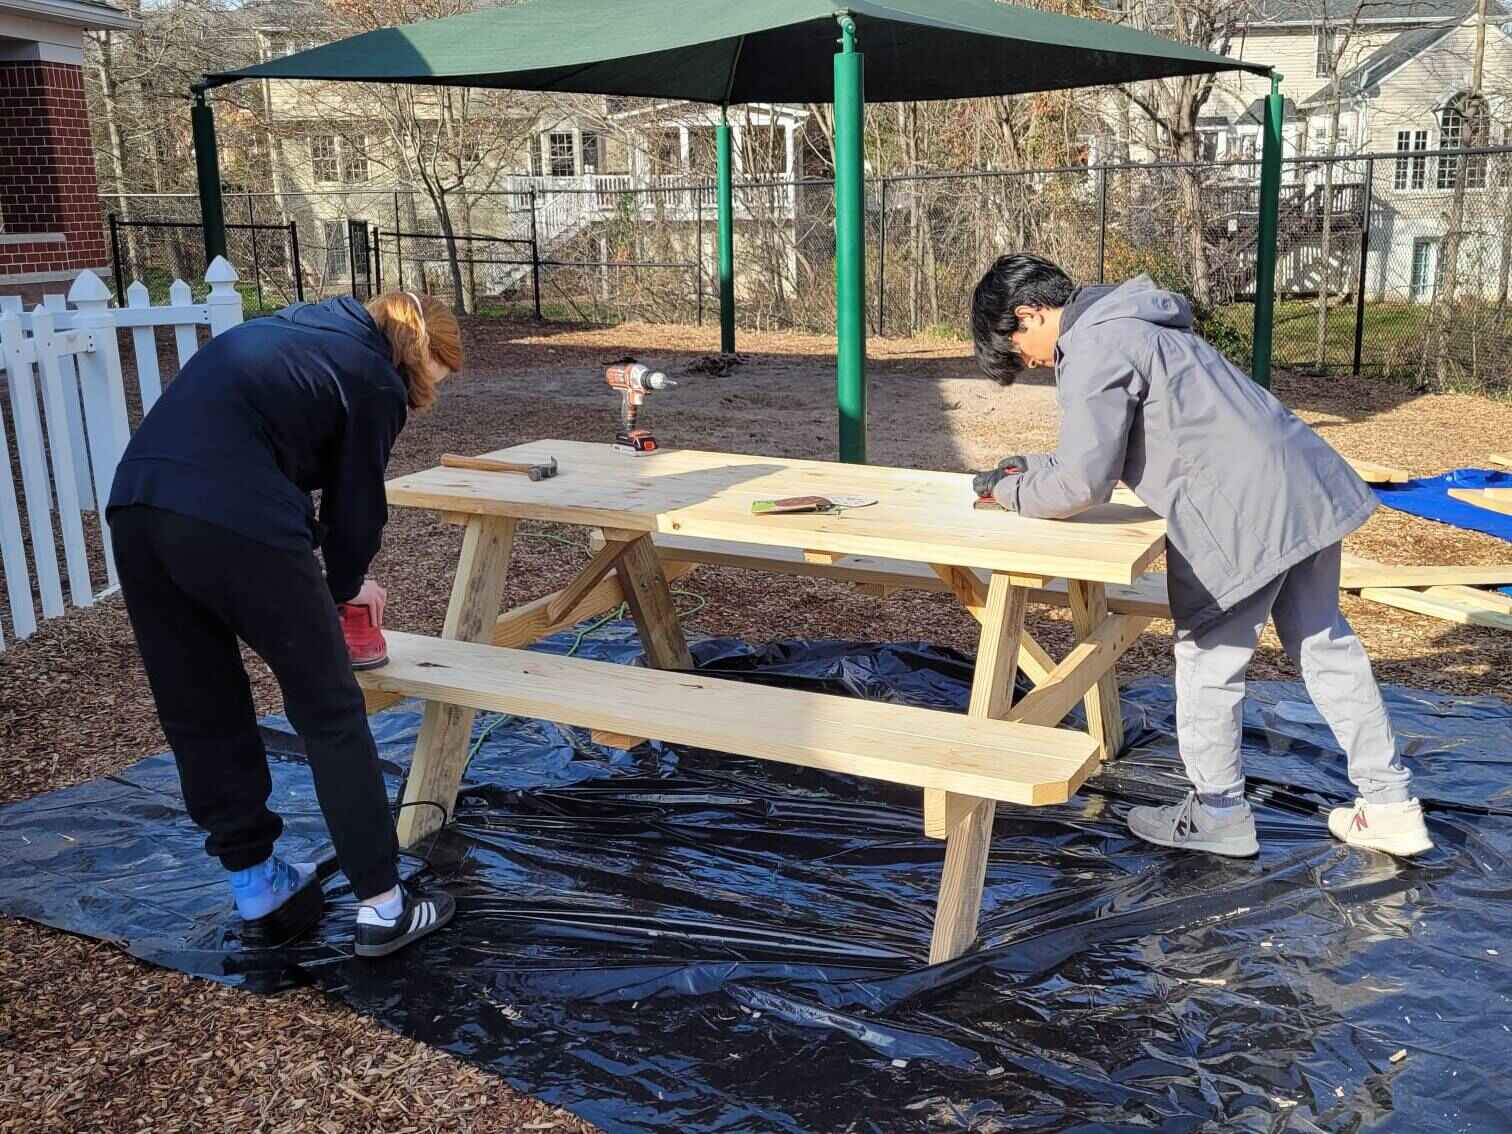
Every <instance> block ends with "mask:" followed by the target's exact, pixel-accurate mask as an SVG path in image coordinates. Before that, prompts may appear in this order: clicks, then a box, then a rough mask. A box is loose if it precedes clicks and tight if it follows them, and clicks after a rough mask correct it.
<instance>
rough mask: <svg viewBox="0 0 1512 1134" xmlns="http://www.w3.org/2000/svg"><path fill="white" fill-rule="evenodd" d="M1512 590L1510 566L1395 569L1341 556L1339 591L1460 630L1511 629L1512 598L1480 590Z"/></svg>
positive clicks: (1511, 568)
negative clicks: (1355, 592)
mask: <svg viewBox="0 0 1512 1134" xmlns="http://www.w3.org/2000/svg"><path fill="white" fill-rule="evenodd" d="M1508 585H1512V566H1505V567H1393V566H1388V565H1387V564H1384V563H1374V562H1372V561H1371V560H1369V559H1362V558H1360V557H1359V556H1357V555H1349V554H1346V555H1345V556H1344V563H1343V569H1342V571H1341V575H1340V579H1339V586H1340V587H1341V588H1342V589H1343V590H1346V591H1358V592H1359V595H1360V597H1361V598H1363V599H1369V600H1370V601H1371V602H1378V603H1381V604H1382V605H1384V606H1391V607H1396V608H1397V609H1398V610H1410V611H1412V612H1413V613H1415V614H1426V615H1428V616H1430V617H1432V618H1441V619H1443V620H1444V621H1445V622H1454V623H1458V624H1460V625H1462V626H1488V627H1492V628H1495V629H1499V630H1512V597H1509V596H1507V595H1504V594H1499V593H1497V592H1496V591H1488V590H1481V589H1479V588H1480V587H1504V586H1508Z"/></svg>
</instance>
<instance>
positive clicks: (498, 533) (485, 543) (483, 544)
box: [398, 516, 515, 847]
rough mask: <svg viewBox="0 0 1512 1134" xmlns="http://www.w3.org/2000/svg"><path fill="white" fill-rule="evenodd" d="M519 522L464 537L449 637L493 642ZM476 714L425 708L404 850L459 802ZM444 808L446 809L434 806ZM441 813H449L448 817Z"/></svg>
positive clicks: (479, 521)
mask: <svg viewBox="0 0 1512 1134" xmlns="http://www.w3.org/2000/svg"><path fill="white" fill-rule="evenodd" d="M514 531H515V522H514V520H512V519H510V518H509V517H505V516H473V517H471V518H470V519H469V520H468V522H467V530H466V531H465V532H464V533H463V536H462V555H461V558H460V559H458V561H457V574H456V577H455V578H454V579H453V580H452V593H451V603H450V604H449V605H448V606H447V608H446V625H445V627H444V628H443V629H442V631H441V636H442V637H443V638H451V639H454V640H456V641H461V642H492V641H493V635H494V623H495V621H496V620H497V619H498V617H499V608H500V607H501V606H502V605H503V601H504V576H505V574H506V573H507V572H508V571H509V555H510V551H511V549H512V548H513V546H514ZM475 715H476V714H475V713H474V711H473V710H472V709H462V708H458V707H456V706H454V705H443V704H440V703H438V702H435V701H431V702H429V703H427V704H426V706H425V716H424V718H423V719H422V721H421V723H420V736H419V739H418V740H417V741H416V742H415V758H414V760H413V762H412V763H411V764H410V772H409V778H408V780H407V781H406V786H405V791H404V799H403V801H402V802H403V804H404V806H403V807H402V808H401V810H400V812H399V823H398V836H399V845H400V846H402V847H410V846H414V845H415V843H417V842H419V841H420V840H421V839H423V838H424V837H425V836H426V835H428V834H430V833H431V832H432V831H434V830H436V829H437V828H438V827H440V826H441V825H442V822H443V820H444V819H445V818H447V817H449V816H450V815H451V811H452V807H453V806H454V805H455V804H456V802H457V787H458V785H459V784H460V783H461V782H462V773H463V772H465V771H466V770H467V757H468V749H469V746H470V744H471V741H472V725H473V717H474V716H475ZM436 804H439V805H440V806H439V807H437V806H434V805H436ZM440 808H445V809H446V810H445V812H442V811H441V809H440Z"/></svg>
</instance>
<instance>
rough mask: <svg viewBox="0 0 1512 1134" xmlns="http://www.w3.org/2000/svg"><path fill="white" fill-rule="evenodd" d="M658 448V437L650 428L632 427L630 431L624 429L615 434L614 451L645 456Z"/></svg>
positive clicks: (633, 455)
mask: <svg viewBox="0 0 1512 1134" xmlns="http://www.w3.org/2000/svg"><path fill="white" fill-rule="evenodd" d="M658 448H659V446H658V445H657V444H656V438H655V437H653V436H652V435H651V431H650V430H649V429H632V430H630V431H629V432H628V433H627V432H625V431H624V430H623V429H622V430H620V431H619V432H618V433H616V434H615V435H614V451H615V452H616V453H629V454H630V455H631V456H632V457H644V456H647V455H649V454H651V453H654V452H656V450H657V449H658Z"/></svg>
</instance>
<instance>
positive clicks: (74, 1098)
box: [0, 321, 1512, 1134]
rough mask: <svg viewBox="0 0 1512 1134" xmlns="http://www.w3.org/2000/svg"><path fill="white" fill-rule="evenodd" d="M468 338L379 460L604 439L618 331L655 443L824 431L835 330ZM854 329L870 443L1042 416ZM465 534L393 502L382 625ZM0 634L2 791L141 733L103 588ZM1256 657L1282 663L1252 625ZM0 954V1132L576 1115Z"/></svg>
mask: <svg viewBox="0 0 1512 1134" xmlns="http://www.w3.org/2000/svg"><path fill="white" fill-rule="evenodd" d="M468 338H469V350H470V354H471V358H470V364H469V367H468V371H469V372H468V374H467V375H466V376H465V377H463V378H461V379H458V380H457V381H456V382H455V384H454V385H452V386H451V387H450V388H449V389H447V390H446V391H445V393H444V395H443V397H442V400H441V403H440V405H439V407H438V409H437V410H436V412H434V413H432V414H430V415H427V416H425V417H418V418H416V419H414V420H413V421H412V423H411V425H410V427H409V428H408V429H406V431H405V433H404V435H403V436H402V437H401V439H400V444H399V447H398V449H397V451H396V453H395V456H394V460H393V462H392V464H391V471H392V472H394V473H396V474H397V473H402V472H408V471H412V470H415V469H419V468H423V467H426V466H429V465H432V464H434V463H436V461H437V459H438V458H439V456H440V454H441V453H442V452H443V451H454V452H463V453H481V452H487V451H489V450H493V449H498V448H502V447H505V446H507V445H510V444H513V443H515V442H518V441H524V440H533V439H537V438H544V437H556V438H564V439H580V440H608V439H609V437H610V436H611V434H612V430H613V426H614V422H615V419H616V417H617V413H618V401H617V399H616V397H615V396H614V395H613V394H611V393H610V391H609V390H608V389H607V388H606V387H605V386H604V383H603V377H602V365H603V362H604V360H605V359H608V358H617V357H623V356H627V355H633V356H635V357H637V358H639V359H641V360H642V361H645V362H647V363H650V364H653V365H657V366H660V367H662V368H663V369H665V370H667V371H668V372H669V373H672V374H675V375H676V376H677V377H678V380H679V382H680V383H681V385H680V386H679V388H678V389H677V390H675V391H667V392H665V393H663V394H659V395H656V396H654V397H653V398H652V399H651V400H650V402H649V404H648V407H647V411H646V416H647V417H648V419H649V421H650V423H651V425H652V426H653V427H654V428H655V429H656V431H657V433H658V435H659V436H660V437H661V439H662V441H663V443H665V444H675V445H680V446H699V447H703V448H717V449H725V450H729V451H737V452H761V453H777V454H784V455H791V456H808V457H828V456H831V455H832V454H833V451H834V441H833V437H834V432H835V424H834V408H833V406H834V369H833V340H832V339H828V338H820V337H815V336H808V335H796V334H775V333H769V334H742V335H741V337H740V348H741V351H742V357H741V358H740V359H739V360H738V361H737V360H729V361H728V362H725V361H724V360H720V358H719V355H718V353H717V348H718V341H717V340H718V331H717V328H712V327H704V328H687V327H660V326H645V325H640V326H622V327H618V328H611V329H603V328H589V329H585V328H577V327H566V326H561V325H545V326H533V325H519V324H508V323H501V322H482V321H475V322H472V323H471V324H470V326H469V327H468ZM871 349H872V357H873V360H874V361H873V365H872V371H871V373H872V390H871V421H872V433H871V453H870V456H871V459H872V460H873V461H874V462H877V463H890V464H900V465H913V466H918V467H929V468H945V469H961V470H965V469H970V468H979V467H984V466H986V465H987V464H989V463H991V462H992V461H993V460H994V459H995V458H996V457H998V456H1000V455H1002V454H1004V453H1010V452H1021V451H1024V450H1025V449H1032V448H1037V447H1048V446H1050V445H1052V444H1053V442H1054V436H1055V407H1054V391H1053V388H1052V387H1050V386H1049V385H1048V384H1047V383H1046V382H1044V381H1043V380H1026V381H1024V382H1022V383H1020V384H1019V385H1018V386H1016V387H1014V388H1012V389H1010V390H1000V389H998V388H997V387H995V386H993V385H991V384H990V383H988V382H985V381H983V380H981V379H979V378H977V377H976V376H975V374H974V372H973V368H972V364H971V361H970V359H969V357H968V354H967V350H966V348H965V345H964V344H962V343H955V342H942V341H939V340H912V341H905V340H884V341H881V342H875V343H873V344H872V348H871ZM1277 392H1278V393H1279V394H1280V395H1281V397H1282V398H1283V399H1284V400H1285V401H1286V402H1287V403H1288V404H1289V405H1291V406H1293V407H1294V408H1296V409H1297V411H1298V412H1299V413H1300V414H1301V415H1302V416H1303V417H1304V418H1306V419H1307V420H1308V421H1309V422H1310V423H1312V424H1313V425H1314V426H1315V427H1317V428H1318V429H1319V430H1320V432H1322V433H1323V435H1324V436H1325V437H1326V438H1327V439H1328V440H1329V441H1330V442H1331V443H1333V444H1334V445H1335V446H1336V447H1337V448H1339V449H1340V450H1341V451H1342V452H1344V453H1345V454H1346V455H1349V456H1353V457H1359V458H1366V459H1371V460H1375V461H1379V462H1382V463H1386V464H1393V465H1399V466H1402V467H1405V468H1407V469H1409V470H1410V471H1413V472H1416V473H1425V474H1426V473H1436V472H1441V471H1443V470H1445V469H1448V468H1453V467H1457V466H1464V465H1477V464H1483V463H1484V461H1485V457H1486V455H1487V454H1488V453H1490V452H1494V451H1498V450H1502V451H1504V450H1505V449H1506V448H1507V442H1506V438H1507V437H1509V436H1512V403H1507V402H1498V401H1492V400H1488V399H1484V398H1476V397H1468V396H1463V395H1452V394H1444V395H1431V396H1428V395H1417V394H1414V393H1413V392H1411V391H1410V390H1408V389H1406V388H1404V387H1393V386H1384V385H1381V384H1378V383H1373V382H1370V381H1357V380H1353V379H1350V378H1347V377H1341V378H1332V379H1322V378H1301V377H1295V376H1288V375H1282V376H1281V377H1280V379H1279V380H1278V390H1277ZM584 536H585V533H584V532H582V531H581V530H575V529H563V528H556V527H551V526H547V525H524V526H523V527H522V534H521V538H520V540H519V541H518V542H517V544H516V551H515V560H514V565H513V568H512V571H511V579H510V583H509V588H508V594H507V595H506V602H507V603H509V604H512V603H515V602H520V601H524V600H526V599H530V598H534V597H536V596H538V595H540V594H543V593H546V592H548V591H550V590H553V589H555V588H556V587H559V586H561V585H562V584H564V583H565V582H566V581H567V580H568V579H569V578H570V576H571V575H572V573H573V571H574V570H575V569H576V568H577V567H578V566H579V565H581V563H582V562H583V561H584V559H585V558H586V550H585V547H586V541H585V538H584ZM460 538H461V536H460V531H459V529H457V528H455V527H450V526H447V525H445V524H442V523H440V522H439V521H438V520H436V519H435V518H433V517H431V516H428V515H422V514H418V513H412V512H404V511H396V512H395V514H394V516H393V519H392V522H391V524H390V527H389V531H388V533H387V537H386V539H385V545H384V550H383V553H382V555H381V556H380V558H379V560H378V562H377V563H376V564H375V565H374V574H375V575H376V576H377V577H378V578H379V579H380V580H382V581H383V582H384V583H385V585H386V586H387V587H388V588H389V595H390V599H389V620H390V623H391V624H392V625H393V626H394V627H395V628H397V629H404V630H418V631H422V632H429V633H435V632H437V631H438V630H439V628H440V623H441V617H442V612H443V609H444V607H445V603H446V599H447V595H448V592H449V588H450V584H451V572H452V568H453V566H454V563H455V557H456V554H457V551H458V547H459V544H460ZM1347 547H1348V549H1349V550H1350V551H1353V552H1356V553H1358V554H1361V555H1364V556H1367V557H1369V558H1371V559H1375V560H1379V561H1381V562H1385V563H1402V564H1407V563H1508V562H1512V547H1509V546H1508V545H1507V544H1505V543H1502V542H1500V541H1497V540H1494V539H1491V538H1489V537H1484V536H1479V535H1475V534H1473V533H1467V532H1461V531H1457V530H1455V529H1453V528H1449V527H1444V526H1441V525H1437V524H1432V523H1429V522H1426V521H1422V520H1416V519H1413V518H1410V517H1407V516H1404V515H1400V514H1397V513H1392V512H1388V511H1386V510H1384V509H1383V510H1381V511H1380V512H1378V514H1377V515H1376V516H1375V517H1374V518H1372V519H1371V521H1370V522H1369V523H1368V524H1367V525H1366V526H1365V528H1364V529H1362V530H1361V531H1360V532H1359V533H1357V534H1356V535H1355V536H1353V537H1351V539H1350V540H1349V541H1348V544H1347ZM678 589H680V590H684V591H686V592H689V593H691V594H696V595H697V596H698V597H699V598H700V599H702V600H703V603H704V605H703V606H702V608H701V609H700V610H698V612H697V613H696V615H695V616H694V622H695V623H696V625H697V626H698V628H700V629H702V630H706V631H710V632H713V633H721V634H733V635H738V636H742V637H745V638H748V639H751V640H766V639H771V638H778V637H793V636H804V637H814V638H858V639H866V640H881V641H885V640H923V641H928V642H935V643H940V644H944V645H949V646H954V647H956V648H958V649H962V650H968V651H969V650H971V649H973V648H974V645H975V633H974V627H973V624H972V622H971V620H970V619H969V618H968V617H967V616H966V615H965V614H964V613H963V612H961V611H960V610H959V608H957V607H956V606H955V605H954V603H953V600H951V599H949V598H948V597H947V596H943V595H926V594H917V593H915V594H909V593H901V594H896V595H894V596H892V597H891V598H889V599H888V600H887V601H885V602H879V601H878V600H876V599H873V598H870V597H867V596H864V595H861V594H858V593H856V592H855V591H854V590H853V589H852V588H850V587H848V586H846V585H843V584H837V583H829V582H822V581H817V580H806V579H793V578H784V577H780V576H772V575H756V574H751V573H749V572H742V571H735V570H727V569H713V568H704V569H702V570H700V571H698V572H697V573H696V574H694V575H692V576H689V577H688V578H686V579H685V580H683V581H682V582H681V583H679V584H678ZM689 605H693V604H692V603H691V601H690V604H689ZM1344 608H1345V612H1346V614H1347V615H1348V616H1349V618H1350V619H1351V621H1352V622H1353V623H1354V626H1355V628H1356V629H1357V631H1358V632H1359V633H1360V636H1361V638H1362V639H1363V640H1364V642H1365V645H1366V647H1367V649H1368V650H1369V651H1370V654H1371V657H1372V658H1373V659H1374V661H1375V664H1376V669H1377V672H1378V674H1379V676H1380V678H1381V679H1382V681H1383V682H1388V683H1400V684H1406V685H1411V686H1415V687H1418V688H1426V689H1436V690H1441V691H1445V692H1452V693H1472V694H1474V693H1494V694H1499V695H1503V696H1505V695H1506V694H1507V690H1508V689H1509V687H1512V681H1509V679H1508V676H1507V675H1508V673H1509V672H1512V634H1508V633H1505V632H1500V631H1494V630H1484V629H1474V628H1470V627H1463V626H1453V625H1449V624H1447V623H1443V622H1437V621H1434V620H1431V619H1428V618H1424V617H1421V616H1418V615H1414V614H1409V613H1407V612H1404V611H1397V610H1392V609H1389V608H1386V607H1382V606H1378V605H1375V604H1372V603H1367V602H1363V601H1361V600H1359V599H1357V598H1350V597H1348V596H1346V598H1345V602H1344ZM1031 628H1032V629H1033V631H1034V632H1035V634H1036V636H1037V637H1039V638H1040V640H1041V641H1042V643H1043V644H1044V645H1045V646H1046V647H1047V648H1048V649H1050V650H1051V651H1052V652H1057V651H1061V650H1064V649H1066V648H1067V647H1068V646H1069V644H1070V627H1069V622H1068V620H1067V618H1066V616H1065V614H1064V612H1043V611H1041V612H1037V613H1035V614H1034V615H1033V616H1032V618H1031ZM1169 632H1170V627H1169V624H1161V623H1156V624H1154V625H1153V626H1152V627H1151V629H1150V631H1149V632H1147V633H1146V634H1145V635H1144V637H1143V638H1142V639H1141V640H1140V642H1139V643H1138V644H1137V645H1136V646H1135V648H1134V649H1133V650H1132V651H1131V652H1130V654H1129V655H1127V657H1126V659H1125V661H1124V663H1123V664H1122V666H1121V670H1120V672H1121V674H1122V675H1123V676H1124V677H1131V676H1134V675H1139V674H1152V673H1154V674H1163V673H1167V672H1168V671H1169V669H1170V655H1169V649H1170V646H1169ZM9 645H10V648H9V649H8V650H7V652H6V653H4V654H3V655H0V802H4V801H8V800H16V799H22V798H25V797H28V796H32V795H35V794H37V793H39V792H43V791H48V790H52V789H55V788H59V787H64V786H67V785H69V784H75V783H79V782H81V781H84V780H87V779H91V778H93V777H96V776H100V775H102V774H106V773H109V772H112V771H115V770H118V769H120V768H122V767H124V766H126V765H128V764H130V763H132V762H133V761H135V760H137V759H139V758H140V757H142V756H144V755H147V754H149V753H152V752H155V751H160V750H161V749H162V748H163V740H162V736H161V733H160V731H159V728H158V724H157V721H156V718H155V717H154V714H153V709H152V702H151V698H150V696H149V695H148V693H147V690H146V686H145V682H144V680H143V675H142V671H141V667H140V665H139V663H138V662H137V660H136V653H135V649H134V646H133V643H132V638H131V632H130V627H129V625H128V623H127V621H126V618H125V615H124V611H123V610H122V608H121V605H120V602H119V600H107V601H105V602H103V603H101V604H100V605H99V606H97V607H95V608H94V609H92V610H88V611H76V612H73V613H70V614H69V615H68V616H67V617H65V618H62V619H57V620H53V621H50V622H47V623H45V624H44V625H43V628H42V629H41V630H40V631H39V633H38V634H37V635H36V636H35V637H34V638H32V639H31V640H30V641H27V642H24V643H20V644H17V643H14V642H12V643H9ZM249 665H250V669H251V672H252V674H253V678H254V682H253V683H254V688H255V692H256V697H257V702H258V708H259V709H260V710H262V711H275V710H277V709H278V708H279V703H280V702H279V694H278V690H277V688H276V685H275V684H274V682H273V681H272V679H271V677H270V675H269V674H268V673H267V672H266V670H265V669H264V668H263V667H262V666H261V664H260V663H259V662H257V661H256V659H249ZM1251 673H1252V675H1253V676H1254V677H1256V678H1271V677H1276V678H1286V679H1295V678H1296V676H1297V675H1296V673H1295V671H1294V669H1293V668H1292V666H1291V665H1290V663H1289V662H1288V661H1287V660H1286V658H1285V657H1284V656H1283V655H1282V653H1281V651H1280V648H1279V645H1278V643H1277V642H1276V640H1275V638H1274V635H1273V633H1271V632H1267V635H1266V638H1265V641H1264V642H1263V644H1262V648H1261V651H1260V653H1259V655H1258V656H1257V658H1256V663H1255V665H1254V667H1253V668H1252V670H1251ZM0 956H3V957H4V963H3V965H0V1132H7V1134H8V1132H11V1131H15V1132H17V1134H20V1132H22V1131H25V1132H26V1134H35V1132H39V1131H75V1130H90V1131H112V1132H113V1131H142V1130H153V1131H162V1132H171V1131H180V1130H182V1131H201V1130H237V1131H268V1132H272V1131H322V1132H326V1134H337V1132H347V1131H352V1132H359V1131H360V1132H364V1134H366V1132H369V1131H395V1132H397V1131H430V1130H449V1131H450V1130H461V1131H470V1130H479V1131H482V1130H490V1131H495V1130H509V1131H588V1130H592V1129H593V1128H592V1127H591V1126H589V1125H587V1124H586V1123H584V1122H582V1121H581V1120H579V1119H576V1118H574V1117H573V1116H571V1115H568V1114H566V1113H565V1112H562V1111H559V1110H555V1109H553V1108H551V1107H548V1106H546V1105H544V1104H541V1103H539V1102H537V1101H535V1100H532V1099H530V1098H527V1097H525V1096H523V1095H520V1094H518V1093H517V1092H514V1091H512V1090H510V1089H509V1088H508V1087H506V1086H505V1085H504V1084H503V1083H502V1082H500V1081H499V1080H498V1079H496V1078H494V1077H492V1076H490V1075H488V1074H486V1073H484V1072H481V1071H479V1070H477V1069H475V1068H472V1067H469V1066H467V1065H466V1064H464V1063H462V1062H461V1061H460V1060H458V1059H455V1058H453V1057H451V1056H449V1055H446V1054H443V1053H440V1052H437V1051H432V1050H430V1049H428V1048H426V1047H424V1046H422V1045H420V1044H417V1043H414V1042H412V1041H410V1040H407V1039H404V1038H402V1037H400V1036H396V1035H393V1034H391V1033H389V1032H387V1031H385V1030H384V1029H382V1028H381V1027H379V1026H377V1025H376V1024H373V1023H371V1022H370V1021H367V1020H365V1019H363V1018H360V1017H358V1016H355V1015H354V1014H352V1013H351V1012H349V1011H347V1010H346V1009H344V1008H342V1007H341V1006H339V1005H336V1004H334V1003H331V1002H328V1001H327V1000H325V999H324V998H323V997H321V996H320V995H319V994H316V993H313V992H307V991H301V992H293V993H287V994H284V995H281V996H277V997H262V996H255V995H250V994H246V993H241V992H237V991H233V990H229V989H225V988H221V987H218V986H215V985H212V984H209V983H207V982H201V981H196V980H193V979H191V978H189V977H185V976H182V975H180V974H178V973H173V972H165V971H162V970H158V969H154V968H149V967H147V966H145V965H143V964H141V963H139V962H137V961H135V960H133V959H131V958H130V957H128V956H127V955H125V954H124V953H123V952H121V951H120V950H119V949H118V948H116V947H114V946H111V945H108V944H103V943H97V942H92V941H84V940H80V939H76V938H73V937H69V936H67V935H64V934H61V933H57V932H54V931H50V930H47V929H43V928H40V927H37V926H34V925H31V924H28V923H24V922H17V921H12V920H0Z"/></svg>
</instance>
